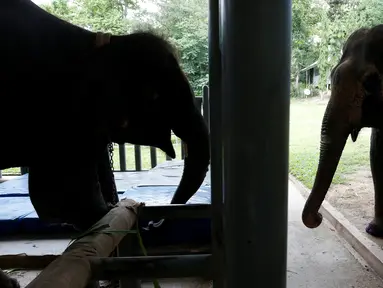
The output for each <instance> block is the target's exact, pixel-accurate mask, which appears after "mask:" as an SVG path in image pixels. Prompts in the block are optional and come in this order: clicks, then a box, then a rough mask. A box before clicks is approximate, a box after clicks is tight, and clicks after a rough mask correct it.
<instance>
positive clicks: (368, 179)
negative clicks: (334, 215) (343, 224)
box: [326, 169, 382, 245]
mask: <svg viewBox="0 0 383 288" xmlns="http://www.w3.org/2000/svg"><path fill="white" fill-rule="evenodd" d="M347 178H348V181H347V184H337V185H332V186H331V187H330V190H329V192H328V193H327V196H326V200H327V201H328V202H329V203H330V204H331V205H332V206H334V208H336V209H337V210H338V211H339V212H341V213H342V214H343V215H344V216H345V217H346V218H347V219H348V220H349V221H350V222H351V223H352V224H354V225H355V227H357V228H358V229H359V230H360V231H361V232H362V233H363V234H364V235H366V236H368V238H370V239H371V240H373V241H375V242H376V243H377V244H379V245H381V244H382V240H381V239H380V240H378V239H376V238H374V237H371V236H369V235H368V234H367V233H366V232H365V228H366V226H367V225H368V223H369V222H370V221H371V220H372V218H373V215H374V186H373V183H372V176H371V171H370V169H364V170H360V171H358V172H357V173H354V174H352V175H350V176H349V177H347Z"/></svg>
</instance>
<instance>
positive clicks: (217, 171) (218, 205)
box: [208, 0, 224, 288]
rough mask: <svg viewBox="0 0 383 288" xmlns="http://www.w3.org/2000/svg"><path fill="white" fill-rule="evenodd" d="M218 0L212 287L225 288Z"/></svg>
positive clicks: (213, 48)
mask: <svg viewBox="0 0 383 288" xmlns="http://www.w3.org/2000/svg"><path fill="white" fill-rule="evenodd" d="M219 6H220V4H219V0H209V90H208V93H209V98H208V99H209V105H208V107H209V113H208V115H209V118H208V119H209V120H208V123H209V129H210V146H211V147H214V149H210V151H211V166H210V170H211V173H210V176H211V209H212V223H211V224H212V226H211V227H212V229H211V238H212V252H213V258H212V261H213V265H212V269H213V286H214V287H215V288H223V278H222V275H223V273H222V272H223V261H224V250H223V249H224V248H223V228H222V226H223V222H222V220H223V219H222V211H223V190H222V182H223V177H222V95H221V91H222V89H221V85H222V82H221V76H222V75H221V74H222V70H221V50H220V24H219V22H220V17H219Z"/></svg>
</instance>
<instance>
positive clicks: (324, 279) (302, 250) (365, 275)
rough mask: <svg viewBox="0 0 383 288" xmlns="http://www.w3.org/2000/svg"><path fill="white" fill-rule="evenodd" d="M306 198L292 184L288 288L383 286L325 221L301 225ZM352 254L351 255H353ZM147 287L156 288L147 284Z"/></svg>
mask: <svg viewBox="0 0 383 288" xmlns="http://www.w3.org/2000/svg"><path fill="white" fill-rule="evenodd" d="M303 204H304V199H303V197H302V196H301V194H300V193H299V191H298V190H297V189H296V188H295V187H294V185H293V184H292V183H290V187H289V238H288V241H289V242H288V271H287V287H288V288H299V287H309V288H330V287H331V288H333V287H334V288H345V287H354V288H375V287H382V288H383V281H382V280H381V279H380V278H378V277H377V276H376V275H375V273H374V272H373V271H371V270H370V269H369V267H367V266H365V264H364V263H363V261H362V260H361V259H359V257H358V255H355V253H354V252H353V251H352V249H351V248H350V247H346V246H345V243H344V241H343V240H341V239H339V238H338V236H337V233H336V232H335V231H334V229H332V227H331V226H329V225H328V224H327V222H326V221H324V223H323V225H321V226H320V227H319V228H317V229H314V230H310V229H307V228H306V227H304V226H303V224H302V223H301V219H300V217H301V211H302V207H303ZM67 244H68V241H66V240H61V241H58V240H43V241H42V240H41V241H33V240H31V241H25V240H24V241H16V242H1V243H0V254H17V253H23V252H24V253H25V252H26V253H27V254H30V255H39V254H43V253H47V254H50V253H60V252H61V251H62V250H63V249H65V247H66V246H67ZM350 251H351V252H350ZM37 273H38V271H18V272H13V273H12V274H13V275H14V276H15V277H16V278H18V279H19V281H20V284H21V285H22V287H25V286H26V284H27V283H28V282H29V281H30V280H31V279H33V278H34V277H35V276H36V275H37ZM163 284H164V285H163V286H162V287H163V288H181V287H182V288H192V287H193V288H196V287H209V283H206V282H202V281H199V280H197V279H190V280H186V279H185V281H182V283H180V282H179V281H178V283H177V281H172V280H166V281H163ZM143 286H144V287H147V288H149V287H152V285H151V284H150V283H145V284H144V285H143Z"/></svg>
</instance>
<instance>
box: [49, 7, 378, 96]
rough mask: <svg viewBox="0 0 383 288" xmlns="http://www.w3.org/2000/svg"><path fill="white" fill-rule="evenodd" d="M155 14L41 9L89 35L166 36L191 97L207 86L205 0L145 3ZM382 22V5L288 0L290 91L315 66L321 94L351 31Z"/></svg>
mask: <svg viewBox="0 0 383 288" xmlns="http://www.w3.org/2000/svg"><path fill="white" fill-rule="evenodd" d="M147 1H149V2H151V3H154V4H155V5H157V7H158V9H157V11H155V12H153V11H152V12H150V11H147V10H145V9H143V8H142V7H141V6H140V5H139V3H140V2H141V1H137V0H71V1H69V0H53V2H52V3H51V4H49V5H42V7H43V8H44V9H46V10H47V11H49V12H50V13H52V14H55V15H57V16H59V17H60V18H62V19H65V20H67V21H69V22H71V23H74V24H76V25H79V26H81V27H85V28H87V29H89V30H92V31H104V32H111V33H114V34H125V33H129V32H131V31H133V30H136V29H145V30H147V29H152V30H154V31H156V32H157V33H161V34H163V35H164V36H166V37H167V38H168V39H169V40H170V41H171V42H172V43H173V44H174V45H175V46H176V47H177V49H178V51H179V56H180V60H181V64H182V66H183V68H184V70H185V72H186V74H187V76H188V78H189V79H190V81H191V84H192V86H193V89H194V91H196V94H201V93H202V86H203V85H205V84H207V82H208V2H207V0H147ZM382 22H383V1H382V0H293V1H292V47H291V83H292V85H291V87H292V97H294V96H299V95H301V93H300V90H301V89H302V87H300V86H301V85H302V84H299V81H297V80H299V78H298V75H299V71H300V70H301V69H302V68H304V67H307V66H308V65H310V64H312V63H314V62H315V61H318V68H319V72H320V75H321V76H320V85H319V87H320V88H321V89H323V90H324V89H325V88H326V84H327V78H328V75H329V73H330V71H331V69H332V68H333V67H334V66H335V65H336V64H337V62H338V61H339V58H340V56H341V53H342V46H343V44H344V42H345V40H346V39H347V37H348V36H349V35H350V34H351V33H352V32H353V31H354V30H356V29H358V28H361V27H371V26H373V25H376V24H378V23H382Z"/></svg>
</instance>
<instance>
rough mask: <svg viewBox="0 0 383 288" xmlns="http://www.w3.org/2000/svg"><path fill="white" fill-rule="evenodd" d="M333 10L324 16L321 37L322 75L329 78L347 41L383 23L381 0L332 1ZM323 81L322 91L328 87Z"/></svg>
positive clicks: (320, 65)
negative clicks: (367, 28)
mask: <svg viewBox="0 0 383 288" xmlns="http://www.w3.org/2000/svg"><path fill="white" fill-rule="evenodd" d="M328 2H329V6H330V8H329V9H328V10H327V12H326V13H324V14H322V21H321V29H320V30H319V36H320V38H321V40H322V41H321V44H320V46H319V48H320V49H319V59H318V61H319V65H318V66H319V69H320V74H321V75H329V73H330V71H331V69H332V68H333V67H334V66H335V65H336V64H337V62H338V61H339V59H340V57H341V54H342V47H343V44H344V43H345V41H346V39H347V38H348V37H349V36H350V34H351V33H352V32H353V31H355V30H356V29H359V28H362V27H371V26H374V25H377V24H380V23H382V21H383V1H381V0H359V1H356V0H342V1H340V0H337V1H336V0H329V1H328ZM325 80H326V79H325V78H324V77H321V87H322V88H324V86H325Z"/></svg>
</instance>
